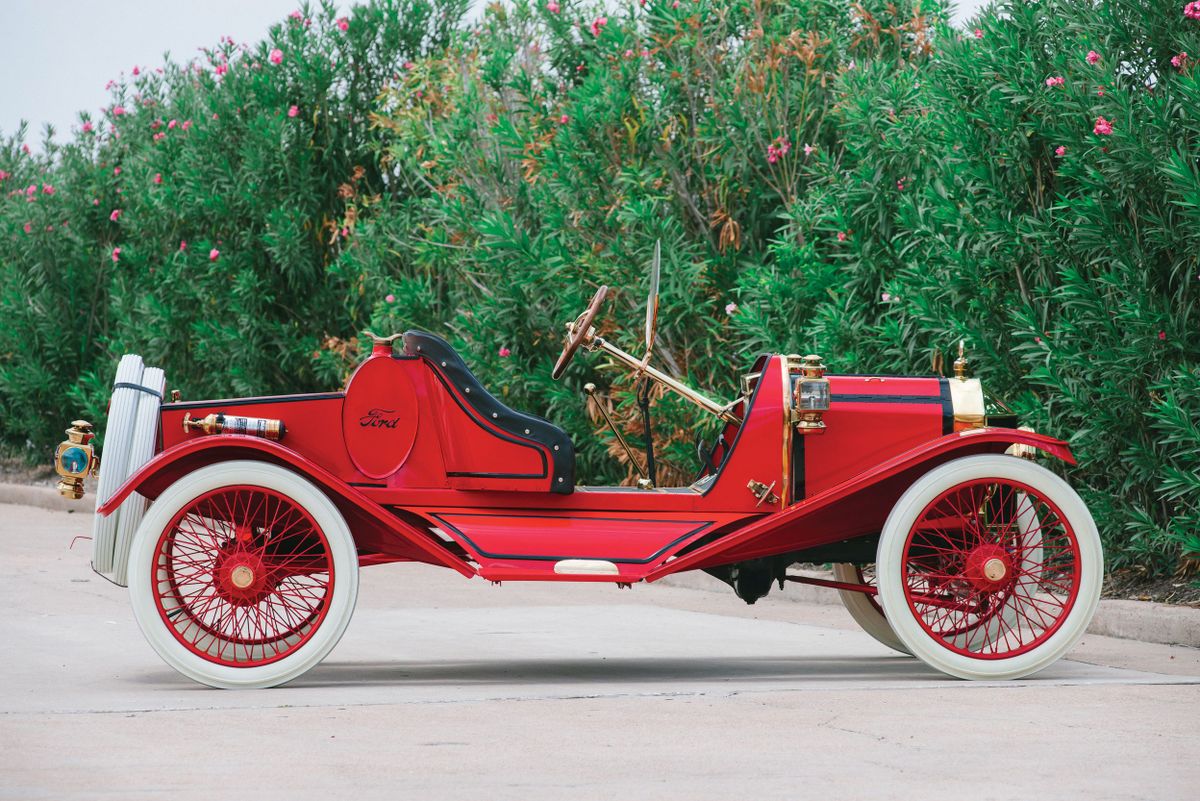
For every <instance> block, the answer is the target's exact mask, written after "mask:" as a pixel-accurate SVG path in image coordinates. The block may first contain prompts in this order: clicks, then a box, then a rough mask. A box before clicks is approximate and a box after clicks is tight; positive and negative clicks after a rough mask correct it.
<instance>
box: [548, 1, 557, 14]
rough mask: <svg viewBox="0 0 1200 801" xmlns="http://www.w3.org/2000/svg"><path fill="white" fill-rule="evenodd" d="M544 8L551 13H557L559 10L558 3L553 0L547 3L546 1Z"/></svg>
mask: <svg viewBox="0 0 1200 801" xmlns="http://www.w3.org/2000/svg"><path fill="white" fill-rule="evenodd" d="M546 10H547V11H549V12H550V13H551V14H557V13H558V10H559V9H558V3H556V2H554V0H550V2H549V3H546Z"/></svg>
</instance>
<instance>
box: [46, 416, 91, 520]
mask: <svg viewBox="0 0 1200 801" xmlns="http://www.w3.org/2000/svg"><path fill="white" fill-rule="evenodd" d="M95 436H96V435H95V433H93V431H92V424H91V423H89V422H88V421H87V420H75V421H74V422H72V423H71V427H70V428H68V429H67V439H66V441H64V442H61V443H59V446H58V447H57V448H55V449H54V471H55V472H56V473H58V475H59V479H58V492H59V494H60V495H62V496H63V497H64V498H70V499H71V500H74V501H77V500H79V499H80V498H82V497H83V480H84V479H85V478H87V477H88V476H89V475H98V474H99V472H100V458H99V457H98V456H96V449H95V448H94V447H93V446H92V440H93V439H94V438H95Z"/></svg>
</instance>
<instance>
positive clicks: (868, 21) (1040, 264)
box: [0, 0, 1200, 573]
mask: <svg viewBox="0 0 1200 801" xmlns="http://www.w3.org/2000/svg"><path fill="white" fill-rule="evenodd" d="M466 5H467V3H466V2H465V0H435V1H434V2H428V1H427V0H373V2H370V3H368V4H367V5H364V6H359V7H356V8H354V9H353V10H352V12H351V13H350V14H349V15H348V17H346V18H337V16H336V13H335V12H334V11H333V9H332V8H330V7H328V6H322V7H319V8H315V7H314V8H310V7H302V8H301V9H300V10H299V12H298V14H296V15H294V16H292V17H289V18H288V19H286V20H284V21H283V22H281V23H280V25H278V26H277V27H276V28H274V29H273V30H272V31H271V32H270V34H269V36H268V37H267V38H266V39H265V40H264V41H262V42H259V43H256V44H254V45H252V46H238V45H234V44H233V43H232V42H228V41H225V42H221V43H219V44H218V45H216V46H214V47H213V49H212V50H210V51H208V52H207V53H206V54H205V56H204V58H202V59H200V60H199V61H195V62H191V63H188V64H166V65H163V67H162V71H161V72H159V71H157V70H156V69H153V68H151V69H146V68H141V69H139V74H138V75H136V76H129V77H128V78H126V79H123V80H121V81H119V82H118V83H117V84H115V85H114V87H113V95H112V102H111V105H110V106H109V108H108V110H107V111H106V113H105V114H104V115H102V116H101V117H100V118H97V119H91V118H89V117H87V116H82V117H81V118H80V122H79V126H78V127H77V128H76V129H75V130H73V131H72V132H71V133H70V135H69V136H68V137H67V138H66V140H65V141H63V142H58V141H57V140H48V141H47V142H45V143H44V145H43V147H42V149H41V151H40V152H41V155H32V154H30V153H27V152H24V151H23V149H22V146H23V145H24V136H25V135H24V132H18V134H17V135H16V136H12V137H8V138H5V139H0V315H2V316H3V322H4V324H3V325H2V326H0V438H2V439H3V441H4V442H5V443H7V444H8V446H9V447H11V448H18V449H22V448H27V449H28V452H29V453H30V454H32V455H34V456H35V457H36V458H43V457H44V454H45V452H46V449H47V448H49V447H50V446H51V445H52V444H53V443H54V442H56V441H57V440H58V439H59V437H60V432H61V429H62V427H63V424H64V422H65V421H67V420H69V419H71V417H72V416H74V415H76V414H79V413H86V414H90V415H92V416H94V417H96V418H102V416H103V412H104V404H105V403H106V400H107V384H108V383H109V382H110V381H111V374H112V370H113V366H114V365H115V361H116V358H117V357H118V356H119V355H120V354H121V353H123V352H126V351H136V352H140V353H142V354H143V355H144V356H145V357H146V359H147V361H148V362H150V363H156V364H161V365H163V366H164V367H165V368H166V369H167V374H168V382H169V384H170V386H173V387H179V388H180V389H182V390H183V391H184V393H185V394H186V395H187V396H188V397H198V396H219V395H227V394H239V395H240V394H252V393H271V392H282V391H295V390H305V389H326V388H330V387H334V386H337V385H338V384H339V383H340V382H341V381H342V380H343V378H344V376H345V374H346V372H347V371H348V370H349V369H350V367H351V366H352V365H353V363H354V362H355V360H356V359H357V358H358V356H359V354H360V353H361V351H362V350H363V348H364V347H365V346H364V344H363V343H362V342H361V341H360V340H361V336H360V334H361V331H362V330H364V329H366V328H371V329H373V330H376V331H380V330H382V331H385V332H389V333H390V332H391V331H393V330H395V331H400V330H404V329H405V328H408V327H423V328H426V329H429V330H433V331H435V332H438V333H440V334H442V335H443V336H446V337H447V338H448V339H450V340H451V342H452V343H453V344H454V345H455V346H456V347H458V348H459V349H460V350H461V351H462V352H463V354H464V357H465V358H467V360H468V361H469V362H470V363H471V364H472V366H473V367H474V368H475V369H476V371H477V372H478V373H479V375H480V377H481V379H482V380H483V381H484V382H485V383H486V384H488V385H489V386H491V387H492V388H493V389H494V391H495V392H496V393H497V394H500V395H502V396H503V397H505V398H506V400H507V401H508V402H510V403H511V404H512V405H514V406H516V407H518V408H526V409H529V410H531V411H534V412H537V413H540V414H543V415H545V416H547V417H550V418H552V419H553V420H555V421H556V422H558V423H560V424H561V425H563V426H564V427H566V428H567V429H568V430H569V432H570V433H571V435H572V436H573V438H574V439H575V441H576V443H577V445H578V448H579V451H580V455H579V458H580V470H581V480H584V481H593V482H596V481H615V480H619V479H622V478H627V477H628V476H629V469H630V468H629V466H628V465H627V464H624V463H623V461H622V459H621V458H620V454H618V453H616V451H615V449H610V448H611V442H610V441H609V439H608V438H607V437H605V436H603V435H602V434H599V433H598V426H597V424H596V421H595V420H594V419H593V418H592V417H591V415H589V413H588V411H587V410H586V408H585V406H584V405H583V403H582V402H581V393H580V389H581V387H582V385H583V383H585V382H587V381H593V382H595V383H596V384H597V385H598V386H599V387H600V388H601V394H602V395H604V396H606V397H607V398H609V401H608V402H610V403H611V404H612V407H613V410H614V413H615V414H616V415H617V417H618V419H620V420H621V421H622V423H623V424H624V425H627V426H629V431H630V432H631V433H633V432H635V431H637V430H638V428H637V427H638V425H639V421H638V418H637V413H636V405H635V403H634V398H633V394H632V391H633V388H632V387H631V386H630V384H629V382H628V378H627V377H626V376H625V375H624V373H623V372H622V371H621V370H618V369H615V366H614V365H612V364H607V363H605V361H604V360H603V359H602V358H600V357H599V356H595V355H588V354H582V355H580V356H578V357H577V362H576V365H575V366H574V367H573V369H572V370H571V371H570V372H569V373H568V375H567V377H566V378H565V379H564V381H563V382H553V381H551V380H550V378H549V371H550V366H551V364H552V363H553V359H554V357H555V356H556V354H557V352H558V349H559V347H560V345H561V325H562V323H563V321H564V320H566V319H569V318H571V317H573V316H574V315H576V314H577V313H578V312H579V311H580V310H581V309H582V308H583V307H584V306H585V305H586V303H587V301H588V300H589V298H590V297H591V295H592V293H593V292H594V291H595V288H596V287H597V286H598V285H599V284H601V283H607V284H608V285H609V286H610V287H611V288H612V290H613V292H612V294H611V300H610V304H609V309H608V312H607V314H606V316H605V317H604V322H603V328H602V330H603V333H604V334H605V336H607V337H609V338H611V339H612V340H613V341H615V342H616V343H617V344H618V345H619V346H621V347H623V348H625V349H626V350H629V351H630V352H634V353H639V354H640V352H641V350H640V348H642V343H641V328H642V318H643V314H644V309H643V304H644V302H645V292H646V286H647V278H646V273H647V267H648V264H649V262H650V260H651V254H652V253H653V250H654V245H655V242H661V243H662V253H663V290H662V304H661V308H660V315H659V342H658V345H657V346H656V354H657V359H658V364H660V365H662V366H663V367H664V369H667V370H668V371H669V372H671V373H672V374H674V375H676V376H678V377H680V378H681V379H684V380H687V381H689V382H690V383H692V384H693V385H695V386H698V387H700V388H702V389H704V390H705V391H708V392H711V393H712V394H714V395H715V396H717V397H721V398H727V397H731V396H732V394H733V393H734V391H735V387H736V381H737V376H738V374H739V373H740V372H742V371H744V369H745V368H746V367H747V366H748V365H749V363H750V361H751V360H752V359H753V357H754V355H755V354H756V353H758V352H761V351H763V350H780V351H787V352H809V351H816V352H819V353H821V354H823V355H824V356H825V358H826V360H827V362H828V363H829V364H830V365H831V367H832V368H833V369H835V370H844V371H873V370H880V371H887V372H909V371H915V372H922V373H923V372H928V371H929V370H930V369H931V363H932V359H933V357H934V356H935V355H936V354H939V353H947V354H948V353H949V352H950V351H951V348H952V347H954V346H955V344H956V343H957V342H958V341H959V340H960V339H962V340H965V341H966V343H967V346H968V349H969V351H970V357H971V361H972V364H973V366H974V368H975V370H976V372H977V374H978V375H979V376H980V377H981V378H982V379H983V381H984V385H985V387H986V388H988V389H989V390H990V391H991V392H992V393H993V394H994V395H996V396H998V397H1001V398H1004V399H1005V400H1007V402H1008V403H1009V404H1010V405H1012V406H1013V407H1014V408H1015V409H1016V410H1017V411H1018V412H1019V413H1020V415H1021V417H1022V418H1023V421H1024V422H1027V423H1028V424H1030V425H1032V426H1034V427H1035V428H1037V429H1038V430H1042V431H1045V432H1047V433H1050V434H1053V435H1056V436H1060V437H1063V438H1065V439H1068V440H1070V441H1071V443H1072V446H1073V448H1074V449H1075V451H1076V453H1077V455H1078V456H1079V458H1080V462H1081V464H1080V466H1079V467H1078V468H1073V469H1071V471H1070V478H1071V480H1072V482H1073V483H1074V484H1075V485H1076V486H1078V487H1079V489H1080V491H1081V492H1082V493H1083V494H1084V495H1085V497H1086V500H1087V501H1088V503H1089V505H1090V506H1091V508H1092V509H1093V512H1094V513H1095V515H1096V517H1097V520H1098V522H1099V523H1100V525H1101V530H1102V533H1103V535H1104V539H1105V543H1106V546H1107V548H1108V554H1109V558H1110V563H1111V564H1112V565H1113V566H1116V567H1123V566H1133V565H1136V566H1140V567H1142V568H1143V569H1145V570H1147V571H1150V572H1154V573H1162V572H1166V571H1169V570H1172V569H1175V568H1177V567H1180V566H1183V567H1185V568H1186V567H1187V565H1188V564H1194V563H1191V562H1189V561H1188V559H1189V557H1188V555H1189V554H1193V555H1200V331H1198V330H1197V311H1198V307H1197V300H1196V295H1197V293H1198V292H1200V256H1198V255H1197V254H1198V253H1200V248H1198V245H1200V241H1198V239H1200V225H1197V223H1198V221H1200V90H1198V85H1197V74H1198V72H1197V70H1196V69H1194V61H1193V58H1194V57H1195V58H1200V19H1198V18H1197V17H1200V5H1196V4H1185V3H1184V2H1182V1H1181V0H1096V1H1095V2H1093V0H1043V2H1039V3H1025V2H1014V3H1007V2H1000V3H997V4H995V5H993V6H992V7H990V8H988V9H987V10H986V11H984V12H983V13H982V14H981V16H980V17H979V18H978V19H977V20H975V21H973V22H972V23H971V24H970V25H969V26H968V28H967V30H965V31H957V30H954V29H952V28H950V27H949V26H948V25H947V22H946V16H947V15H946V13H945V10H944V8H943V6H942V4H941V3H940V2H935V1H934V0H899V1H895V0H893V1H892V2H884V1H883V0H865V1H864V2H859V3H852V2H848V1H847V0H807V1H806V0H733V1H732V2H714V1H713V0H699V2H693V0H680V2H674V1H673V0H647V2H645V3H644V4H642V3H632V2H630V3H626V4H621V5H618V4H613V3H607V4H600V3H597V2H583V3H578V2H569V1H564V0H558V2H541V0H539V2H537V3H529V2H510V3H505V4H494V5H491V6H489V7H487V8H486V9H484V10H483V11H482V14H481V16H478V17H477V18H474V19H469V18H468V17H467V15H466V14H465V8H466ZM605 9H607V10H605ZM1188 54H1194V56H1193V55H1188ZM30 187H32V189H30ZM655 425H656V435H657V441H658V446H659V448H660V450H661V453H662V455H663V456H664V457H665V459H666V460H667V461H668V463H669V466H668V468H667V475H668V476H669V477H670V478H671V479H673V480H677V481H687V480H689V478H690V473H691V472H692V471H693V470H694V465H695V464H696V462H695V457H694V455H693V453H694V439H695V436H696V434H697V433H702V432H706V431H710V430H711V423H709V421H707V420H705V419H704V417H703V415H701V414H700V413H698V412H696V411H695V410H693V409H692V408H690V407H688V406H687V405H686V404H685V403H683V402H682V401H680V400H678V399H676V398H674V397H671V396H664V397H661V398H659V399H658V400H657V402H656V406H655Z"/></svg>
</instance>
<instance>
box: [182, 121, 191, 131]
mask: <svg viewBox="0 0 1200 801" xmlns="http://www.w3.org/2000/svg"><path fill="white" fill-rule="evenodd" d="M191 127H192V121H191V120H184V121H183V130H185V131H186V130H187V129H188V128H191Z"/></svg>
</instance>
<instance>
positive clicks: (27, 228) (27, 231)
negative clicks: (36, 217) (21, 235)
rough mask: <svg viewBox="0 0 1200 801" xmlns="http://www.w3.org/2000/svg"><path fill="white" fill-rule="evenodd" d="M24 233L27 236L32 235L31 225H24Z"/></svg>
mask: <svg viewBox="0 0 1200 801" xmlns="http://www.w3.org/2000/svg"><path fill="white" fill-rule="evenodd" d="M25 233H27V234H32V233H33V223H25Z"/></svg>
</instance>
